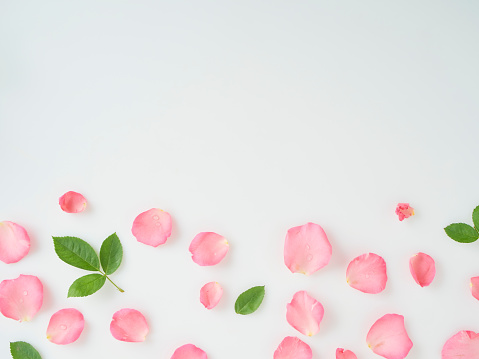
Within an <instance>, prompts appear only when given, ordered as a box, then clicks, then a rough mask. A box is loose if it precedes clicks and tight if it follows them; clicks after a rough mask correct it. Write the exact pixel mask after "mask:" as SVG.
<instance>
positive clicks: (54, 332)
mask: <svg viewBox="0 0 479 359" xmlns="http://www.w3.org/2000/svg"><path fill="white" fill-rule="evenodd" d="M84 326H85V320H84V319H83V314H81V313H80V312H79V311H78V310H76V309H74V308H66V309H61V310H59V311H58V312H56V313H55V314H53V315H52V317H51V318H50V322H49V323H48V328H47V339H48V340H49V341H51V342H52V343H54V344H62V345H63V344H70V343H73V342H74V341H76V340H77V339H78V338H79V337H80V334H81V333H82V331H83V327H84Z"/></svg>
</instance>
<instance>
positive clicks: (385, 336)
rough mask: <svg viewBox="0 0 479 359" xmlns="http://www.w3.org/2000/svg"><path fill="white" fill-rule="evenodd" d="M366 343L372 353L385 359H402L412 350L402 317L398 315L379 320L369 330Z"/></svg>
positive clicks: (386, 316) (389, 315)
mask: <svg viewBox="0 0 479 359" xmlns="http://www.w3.org/2000/svg"><path fill="white" fill-rule="evenodd" d="M366 342H367V343H368V346H369V347H370V348H371V350H372V351H373V352H374V353H376V354H377V355H380V356H382V357H384V358H386V359H404V358H405V357H406V356H407V354H408V353H409V351H410V350H411V348H412V341H411V339H409V336H408V335H407V332H406V328H405V327H404V317H403V316H402V315H399V314H386V315H384V316H383V317H381V318H379V319H378V320H377V321H376V322H375V323H374V324H373V326H372V327H371V329H369V332H368V335H367V337H366Z"/></svg>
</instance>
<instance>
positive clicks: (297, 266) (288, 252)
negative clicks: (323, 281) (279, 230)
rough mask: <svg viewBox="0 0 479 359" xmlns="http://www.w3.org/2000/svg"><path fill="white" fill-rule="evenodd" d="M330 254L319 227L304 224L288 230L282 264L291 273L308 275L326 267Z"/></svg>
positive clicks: (322, 231)
mask: <svg viewBox="0 0 479 359" xmlns="http://www.w3.org/2000/svg"><path fill="white" fill-rule="evenodd" d="M331 254H332V247H331V244H330V243H329V241H328V237H327V236H326V233H325V232H324V230H323V228H322V227H321V226H320V225H318V224H314V223H306V224H305V225H302V226H298V227H293V228H290V229H289V230H288V233H287V234H286V240H285V242H284V264H286V267H288V268H289V270H290V271H291V272H293V273H302V274H306V275H310V274H311V273H314V272H316V271H317V270H318V269H321V268H323V267H324V266H325V265H327V264H328V263H329V260H330V259H331Z"/></svg>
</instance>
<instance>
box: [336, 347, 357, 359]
mask: <svg viewBox="0 0 479 359" xmlns="http://www.w3.org/2000/svg"><path fill="white" fill-rule="evenodd" d="M336 359H358V357H357V356H356V354H354V353H353V352H352V351H351V350H344V349H343V348H338V349H336Z"/></svg>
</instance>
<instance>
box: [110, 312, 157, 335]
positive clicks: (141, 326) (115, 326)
mask: <svg viewBox="0 0 479 359" xmlns="http://www.w3.org/2000/svg"><path fill="white" fill-rule="evenodd" d="M148 331H149V329H148V324H147V323H146V319H145V317H144V316H143V314H141V313H140V312H139V311H137V310H135V309H128V308H125V309H121V310H119V311H118V312H116V313H115V314H113V320H112V321H111V323H110V332H111V335H113V337H114V338H115V339H118V340H121V341H122V342H143V341H145V339H146V335H147V334H148Z"/></svg>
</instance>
